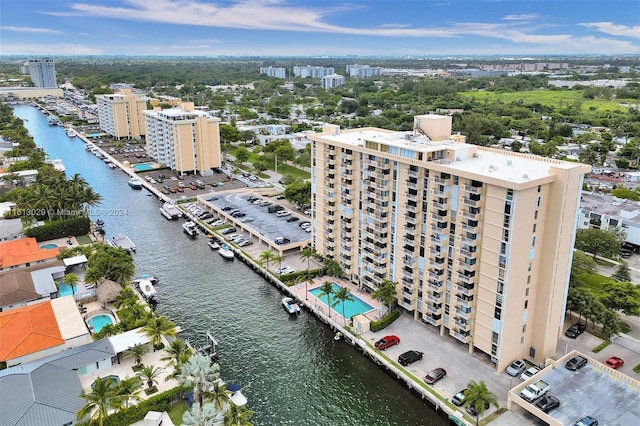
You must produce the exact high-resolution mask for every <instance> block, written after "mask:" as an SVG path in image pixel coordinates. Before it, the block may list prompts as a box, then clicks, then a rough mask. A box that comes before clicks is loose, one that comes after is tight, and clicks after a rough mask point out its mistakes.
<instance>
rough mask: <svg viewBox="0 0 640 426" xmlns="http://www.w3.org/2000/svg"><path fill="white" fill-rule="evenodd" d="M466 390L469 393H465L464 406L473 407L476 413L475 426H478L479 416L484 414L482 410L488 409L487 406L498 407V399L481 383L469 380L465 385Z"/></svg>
mask: <svg viewBox="0 0 640 426" xmlns="http://www.w3.org/2000/svg"><path fill="white" fill-rule="evenodd" d="M467 389H469V391H468V392H467V395H466V398H465V402H464V406H465V407H469V406H470V405H473V408H475V411H476V426H478V422H479V421H480V416H481V415H482V413H484V410H486V409H487V408H488V407H489V405H493V406H495V407H496V408H498V407H499V405H498V398H497V397H496V395H495V394H494V393H493V392H491V391H489V389H487V385H486V384H485V383H484V382H483V381H480V382H478V383H476V382H475V381H473V380H471V381H470V382H469V383H468V384H467Z"/></svg>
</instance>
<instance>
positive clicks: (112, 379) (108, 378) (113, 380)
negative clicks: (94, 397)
mask: <svg viewBox="0 0 640 426" xmlns="http://www.w3.org/2000/svg"><path fill="white" fill-rule="evenodd" d="M101 379H102V380H106V381H109V382H111V386H115V385H117V384H118V383H120V377H118V376H115V375H111V376H105V377H101ZM91 389H93V390H95V389H96V381H95V380H94V381H93V383H91Z"/></svg>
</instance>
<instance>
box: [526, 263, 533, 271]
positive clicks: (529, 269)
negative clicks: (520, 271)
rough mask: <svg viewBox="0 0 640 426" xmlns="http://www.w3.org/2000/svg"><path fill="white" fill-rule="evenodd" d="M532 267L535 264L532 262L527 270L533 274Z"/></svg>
mask: <svg viewBox="0 0 640 426" xmlns="http://www.w3.org/2000/svg"><path fill="white" fill-rule="evenodd" d="M532 265H533V264H532V263H531V262H529V268H528V269H527V271H529V272H531V268H532Z"/></svg>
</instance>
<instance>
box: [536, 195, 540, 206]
mask: <svg viewBox="0 0 640 426" xmlns="http://www.w3.org/2000/svg"><path fill="white" fill-rule="evenodd" d="M536 207H540V197H538V198H537V199H536Z"/></svg>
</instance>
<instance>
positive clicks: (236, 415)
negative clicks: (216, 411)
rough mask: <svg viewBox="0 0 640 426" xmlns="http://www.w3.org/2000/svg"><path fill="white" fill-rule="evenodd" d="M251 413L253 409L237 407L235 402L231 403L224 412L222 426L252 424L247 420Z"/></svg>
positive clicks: (247, 425)
mask: <svg viewBox="0 0 640 426" xmlns="http://www.w3.org/2000/svg"><path fill="white" fill-rule="evenodd" d="M252 415H253V411H251V410H249V409H247V407H244V406H242V407H238V406H237V405H235V404H231V406H230V407H229V409H228V410H227V411H226V412H225V413H224V421H223V422H222V424H223V425H224V426H252V423H251V422H250V421H249V417H251V416H252Z"/></svg>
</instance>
